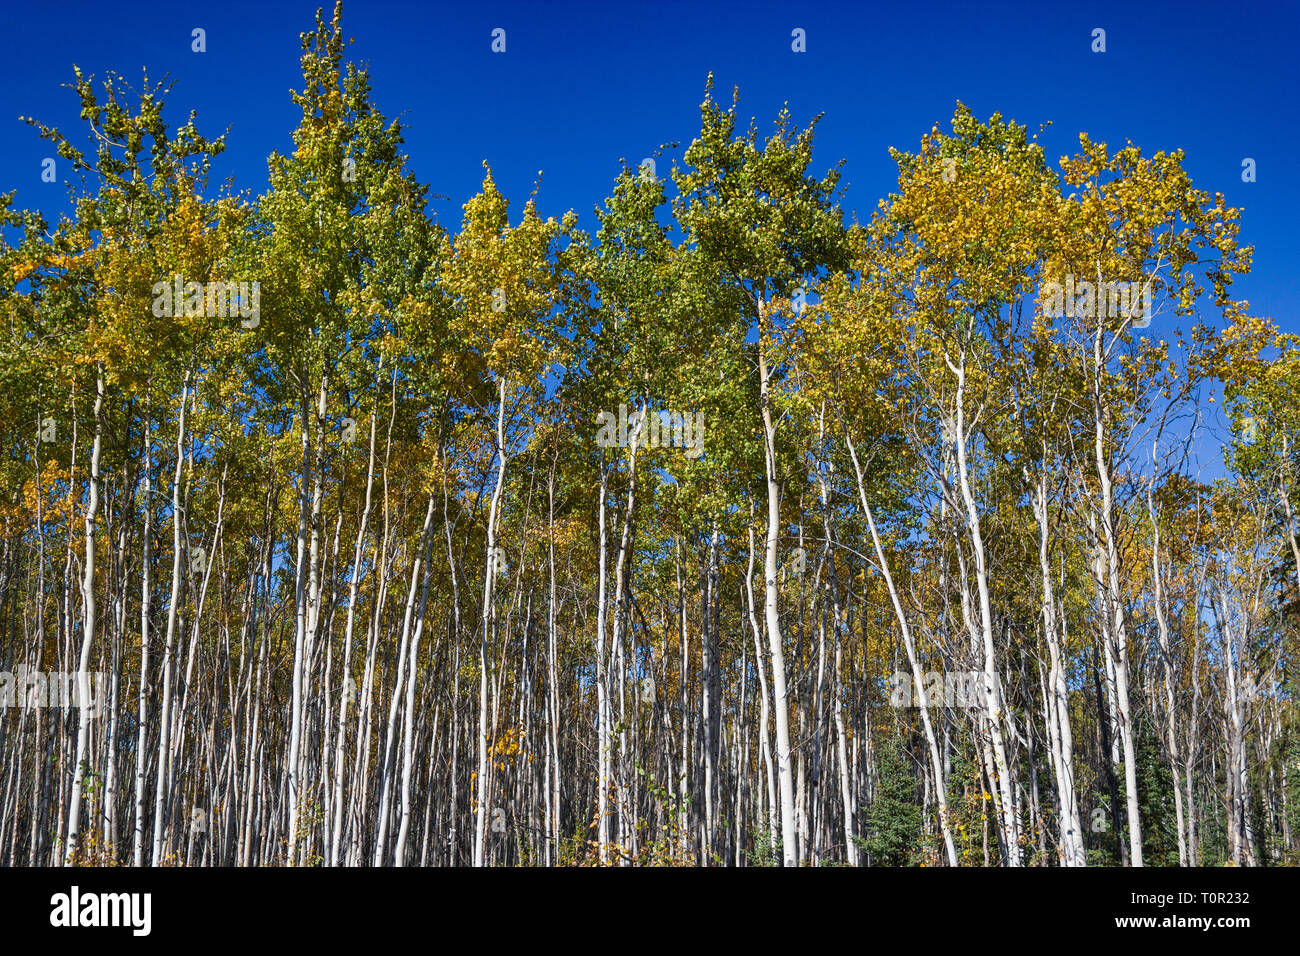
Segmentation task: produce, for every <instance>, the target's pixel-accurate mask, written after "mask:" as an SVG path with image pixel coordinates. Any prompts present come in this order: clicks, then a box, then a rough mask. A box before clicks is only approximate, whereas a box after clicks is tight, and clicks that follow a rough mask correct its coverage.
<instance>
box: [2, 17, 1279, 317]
mask: <svg viewBox="0 0 1300 956" xmlns="http://www.w3.org/2000/svg"><path fill="white" fill-rule="evenodd" d="M316 6H317V4H315V3H308V2H293V3H286V2H270V0H267V2H257V3H248V2H243V0H235V2H217V0H209V2H206V3H184V2H168V3H135V4H106V3H103V2H99V3H85V2H64V3H33V4H27V3H21V4H7V5H6V8H5V9H4V10H3V12H0V44H3V47H4V54H5V55H4V62H5V64H6V67H7V69H6V71H5V79H6V82H5V84H4V85H3V87H2V88H0V147H3V148H0V189H3V190H8V189H13V188H16V189H17V198H16V203H17V205H18V206H19V207H27V208H38V209H41V210H42V211H44V212H45V213H47V215H50V216H53V215H54V214H56V213H57V212H58V211H59V210H60V209H62V208H65V207H66V190H65V187H64V186H62V185H52V184H46V183H42V182H41V180H40V171H41V160H42V158H43V157H45V156H48V155H50V154H51V150H50V147H49V144H47V143H44V142H42V141H41V140H40V139H39V138H38V137H37V136H36V134H35V132H34V130H32V129H31V128H29V127H27V126H25V125H24V124H21V123H19V122H18V116H19V115H20V114H21V115H33V116H36V117H38V118H40V119H41V120H42V121H44V122H46V123H51V124H54V125H58V126H60V127H62V128H64V129H65V130H66V131H69V132H72V131H73V130H75V129H76V128H77V127H78V121H77V115H76V114H77V110H76V101H75V98H74V97H73V95H72V94H71V92H70V91H68V90H66V89H63V88H61V86H60V84H62V83H65V82H68V81H69V80H70V79H71V76H72V64H74V63H76V64H77V65H79V66H80V67H81V68H82V70H83V71H86V72H91V73H94V74H96V75H97V76H100V75H102V74H103V73H104V71H105V70H107V69H114V70H116V71H118V72H120V73H122V74H124V75H125V76H126V77H127V78H128V79H130V80H133V81H135V80H138V78H139V76H140V71H141V67H143V66H147V67H148V68H149V71H150V75H151V77H161V76H162V75H163V74H164V73H166V74H169V75H170V76H171V77H172V78H174V79H175V80H176V86H175V89H174V90H173V92H172V96H171V99H170V102H169V108H170V109H171V116H170V121H171V123H172V125H173V126H175V125H179V123H180V122H182V121H183V120H184V118H185V115H186V114H187V113H188V111H189V110H190V109H195V110H197V111H198V119H199V124H200V128H201V129H203V130H204V131H205V132H207V133H208V134H210V135H216V134H218V133H220V132H221V131H223V130H225V129H226V128H227V127H229V129H230V137H229V148H228V150H227V152H226V153H225V154H224V155H223V156H222V157H220V158H219V159H218V165H217V170H218V178H219V179H220V178H225V177H226V176H233V177H234V179H235V182H236V185H237V187H238V188H241V189H245V190H251V191H252V192H254V193H257V192H261V191H262V190H263V189H264V188H265V183H266V156H267V154H268V153H269V152H270V151H271V150H272V149H277V148H278V149H281V150H287V149H288V148H289V146H290V133H291V131H292V130H293V127H294V125H295V122H296V119H297V116H296V113H297V110H296V108H295V107H294V106H293V104H292V103H291V102H290V100H289V97H288V90H289V89H290V87H293V86H298V85H300V77H299V73H298V55H299V45H298V34H299V32H300V31H304V30H307V29H309V28H310V27H311V25H312V22H313V15H314V11H315V9H316ZM327 15H328V8H327ZM344 26H345V29H346V31H347V33H348V34H349V35H350V36H352V37H355V40H356V42H355V43H354V44H353V45H352V46H351V47H350V49H349V55H350V56H351V57H352V58H353V59H356V60H359V61H364V62H368V63H369V65H370V68H371V71H372V78H373V83H374V92H375V98H376V101H377V102H378V104H379V106H380V108H381V109H382V110H383V111H384V112H385V113H386V114H387V115H389V116H394V115H400V116H401V118H402V120H403V122H404V124H405V125H406V126H407V131H406V137H407V147H408V152H409V154H410V156H411V159H412V165H413V168H414V169H415V171H416V173H417V175H418V176H419V177H420V179H421V180H422V181H423V182H425V183H427V184H429V186H430V187H431V190H432V191H433V192H435V193H439V194H441V195H444V196H447V197H450V198H449V200H447V201H435V202H434V203H433V204H432V206H433V209H434V211H435V212H436V213H437V214H438V216H439V218H440V220H441V221H442V222H443V223H444V224H445V225H447V226H450V227H454V226H455V225H456V224H457V223H458V222H459V216H460V204H461V203H462V202H464V201H465V200H466V199H467V198H468V197H469V196H470V195H472V194H473V193H474V192H475V191H476V189H477V187H478V184H479V182H480V180H481V177H482V167H481V161H482V160H484V159H487V160H488V161H489V162H490V163H491V164H492V166H493V168H494V170H495V172H496V178H497V181H498V183H499V184H500V185H501V187H502V189H503V190H504V191H505V193H506V195H507V196H508V197H510V198H511V199H512V206H513V208H514V209H515V210H516V211H517V210H518V208H519V206H520V205H521V204H522V201H523V199H524V198H525V197H526V195H527V194H528V192H529V191H530V189H531V188H532V185H533V181H534V179H535V178H536V174H537V171H538V170H544V171H545V176H544V178H543V182H542V189H541V193H540V197H539V198H540V204H541V207H542V211H543V212H544V213H545V214H548V215H558V214H559V213H561V212H563V211H564V210H566V209H569V208H574V209H576V210H577V211H578V212H579V213H580V214H581V215H582V217H583V222H584V225H586V226H588V227H591V226H592V225H593V222H594V220H593V218H592V216H591V215H590V213H591V209H592V207H593V206H594V205H595V204H596V203H597V202H598V201H599V200H600V199H601V198H602V197H604V196H605V195H606V194H607V192H608V190H609V187H610V184H611V182H612V179H613V177H614V176H615V174H616V172H617V170H618V160H619V158H620V157H624V158H626V159H627V160H628V161H629V162H631V163H633V164H635V163H636V162H638V161H639V160H640V159H641V158H642V157H644V156H647V155H649V154H650V153H651V152H652V151H653V150H654V149H655V148H656V147H658V146H659V145H660V144H664V143H668V142H672V141H678V142H681V143H683V144H685V143H688V142H689V141H690V140H691V138H692V137H693V136H694V135H695V133H696V132H697V131H698V105H699V102H700V100H701V99H702V92H703V87H704V80H705V76H706V74H707V73H708V71H709V70H713V71H714V73H715V74H716V77H717V88H718V91H719V94H720V98H723V97H725V98H728V99H729V96H730V89H731V87H732V86H733V85H739V86H740V90H741V109H742V112H743V113H744V114H745V115H746V117H748V116H750V115H753V116H756V117H757V118H758V120H759V128H760V130H764V129H766V128H767V127H768V126H769V125H770V123H771V120H772V119H773V118H774V116H775V114H776V112H777V111H778V110H779V109H780V107H781V104H782V102H783V101H787V100H788V101H789V103H790V107H791V109H792V111H793V113H794V118H795V119H796V121H798V122H800V123H803V122H806V121H807V120H808V118H810V117H811V116H813V115H815V114H816V113H818V112H823V111H824V112H825V114H826V116H825V119H824V121H823V123H822V125H821V128H820V135H819V140H818V142H819V146H818V154H817V160H818V165H819V166H823V167H824V166H829V165H831V164H833V163H834V162H835V161H836V160H838V159H839V158H841V157H843V158H845V159H847V163H846V166H845V181H846V183H847V186H848V200H847V206H848V208H849V209H850V210H852V209H857V210H859V211H860V212H861V213H862V214H863V215H864V216H865V214H866V213H867V212H868V211H869V210H870V209H871V208H872V207H873V206H874V204H875V202H876V200H877V199H879V198H881V197H883V196H884V195H885V194H886V193H887V192H889V191H890V189H891V188H892V187H893V185H894V179H895V170H894V167H893V164H892V162H891V161H890V159H889V156H888V154H887V152H886V150H887V147H889V146H895V147H899V148H902V149H909V150H910V149H915V148H916V147H917V145H918V143H919V140H920V137H921V135H922V134H923V133H924V132H925V131H926V130H927V129H929V128H930V126H931V125H932V124H933V123H934V122H936V121H938V122H940V123H941V124H942V125H943V128H944V129H945V130H946V129H947V121H948V119H949V118H950V117H951V116H952V111H953V107H954V105H955V102H956V101H957V100H958V99H960V100H962V101H963V102H965V103H967V104H968V105H970V106H971V108H972V109H973V110H974V111H975V113H976V114H977V115H978V116H979V117H981V118H985V117H987V116H988V115H989V114H991V113H993V112H994V111H1000V112H1001V113H1003V115H1005V116H1007V117H1010V118H1013V119H1015V120H1016V121H1018V122H1021V123H1024V124H1027V125H1028V126H1029V127H1030V129H1031V130H1036V129H1037V128H1038V126H1039V125H1040V124H1041V123H1043V122H1046V121H1051V122H1052V123H1053V126H1052V127H1051V129H1050V130H1049V131H1048V133H1047V136H1046V138H1045V140H1044V146H1045V148H1046V150H1047V153H1048V156H1049V157H1050V158H1051V159H1052V161H1053V162H1055V160H1056V158H1057V157H1059V156H1060V155H1062V154H1065V153H1069V152H1073V150H1074V147H1075V146H1076V145H1077V135H1078V133H1079V132H1080V131H1086V132H1088V133H1089V134H1090V135H1091V136H1092V137H1093V138H1094V139H1100V140H1104V141H1106V142H1107V143H1110V144H1112V145H1119V144H1122V143H1123V142H1124V141H1125V140H1126V139H1129V140H1132V141H1133V142H1134V143H1136V144H1137V145H1139V146H1141V147H1142V148H1143V150H1144V151H1146V152H1148V153H1150V152H1154V151H1156V150H1171V149H1175V148H1182V149H1184V150H1186V152H1187V155H1188V159H1187V166H1188V168H1189V170H1190V171H1191V173H1192V175H1193V177H1194V179H1195V181H1196V183H1197V184H1198V186H1199V187H1201V188H1203V189H1206V190H1208V191H1210V192H1211V193H1213V192H1216V191H1222V192H1224V193H1225V194H1226V196H1227V198H1228V201H1229V202H1230V203H1231V204H1233V205H1237V206H1240V207H1242V208H1244V210H1245V212H1244V217H1243V219H1244V224H1243V239H1244V241H1245V242H1248V243H1252V244H1254V246H1255V248H1256V254H1255V267H1254V272H1253V274H1252V275H1251V276H1250V277H1249V278H1247V279H1246V280H1244V281H1242V282H1240V283H1239V285H1238V286H1237V289H1238V292H1239V294H1241V295H1243V296H1244V297H1246V298H1248V299H1249V300H1250V301H1251V304H1252V307H1253V309H1254V311H1255V312H1256V313H1258V314H1263V315H1269V316H1272V317H1273V318H1275V319H1276V320H1277V321H1278V322H1279V324H1280V325H1281V326H1282V327H1283V328H1284V329H1286V330H1288V331H1296V332H1300V312H1298V311H1297V308H1296V305H1295V296H1294V283H1295V282H1296V280H1297V278H1298V277H1300V268H1298V267H1300V256H1298V255H1297V248H1298V245H1300V244H1298V243H1297V239H1296V230H1297V225H1298V223H1300V201H1298V193H1300V189H1298V187H1297V172H1298V170H1297V158H1298V157H1300V127H1298V126H1297V112H1298V111H1297V108H1296V93H1297V90H1300V82H1298V80H1300V75H1298V74H1300V71H1298V69H1297V63H1298V62H1300V57H1297V54H1296V41H1297V27H1300V11H1298V10H1297V7H1296V5H1295V4H1292V3H1278V4H1274V3H1198V2H1188V3H1147V2H1143V3H1055V2H1047V3H1032V4H1031V3H1021V4H1003V3H994V4H990V3H978V2H964V3H945V2H925V3H907V2H902V3H892V4H889V5H883V4H882V5H877V4H874V3H830V2H816V0H810V2H803V3H764V2H757V0H745V2H720V0H719V2H709V0H700V2H690V0H658V2H641V3H637V2H632V3H628V2H600V3H598V2H583V3H576V2H533V3H495V2H475V3H465V2H456V3H436V2H427V3H421V2H362V0H353V2H351V3H349V4H346V5H345V8H344ZM194 27H202V28H204V29H205V30H206V31H207V52H206V53H202V54H199V53H193V52H191V49H190V45H191V38H190V31H191V30H192V29H193V28H194ZM495 27H502V28H504V29H505V30H506V31H507V33H506V38H507V51H506V53H505V54H493V53H492V52H491V50H490V43H491V36H490V34H491V31H492V30H493V28H495ZM795 27H800V28H803V29H804V30H805V31H806V35H807V52H806V53H794V52H792V51H791V31H792V30H793V29H794V28H795ZM1095 27H1101V28H1103V29H1105V30H1106V45H1107V50H1106V52H1105V53H1093V52H1092V51H1091V45H1092V36H1091V34H1092V30H1093V29H1094V28H1095ZM678 155H680V153H678ZM1245 157H1251V158H1253V159H1255V160H1256V162H1257V181H1256V182H1254V183H1243V182H1242V180H1241V163H1242V160H1243V158H1245ZM660 163H661V165H660V171H661V172H662V171H663V170H665V169H666V168H667V165H668V164H667V163H666V162H664V161H662V160H661V161H660ZM65 167H66V164H63V163H61V164H60V169H59V175H60V179H62V178H63V177H64V175H65V174H66V172H67V170H66V168H65ZM1159 321H1160V320H1159V319H1157V322H1159ZM1166 321H1168V319H1166ZM1152 331H1153V332H1155V333H1156V334H1159V331H1160V330H1159V329H1155V328H1153V330H1152Z"/></svg>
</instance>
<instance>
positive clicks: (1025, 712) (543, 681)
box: [0, 8, 1300, 867]
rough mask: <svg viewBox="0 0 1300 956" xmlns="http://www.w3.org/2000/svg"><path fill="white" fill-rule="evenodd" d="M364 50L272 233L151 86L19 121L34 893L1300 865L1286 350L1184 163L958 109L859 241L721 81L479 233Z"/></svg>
mask: <svg viewBox="0 0 1300 956" xmlns="http://www.w3.org/2000/svg"><path fill="white" fill-rule="evenodd" d="M345 47H346V42H345V39H344V33H343V27H342V24H341V11H340V9H339V8H336V9H335V11H334V13H333V16H332V17H330V16H328V15H326V14H318V15H317V22H316V25H315V27H314V29H313V30H311V31H310V32H308V33H305V34H303V38H302V59H301V66H302V82H301V88H300V90H299V91H297V92H295V93H294V94H293V98H294V102H295V103H296V105H297V106H299V107H300V108H301V116H302V118H301V123H300V124H299V125H298V128H297V129H296V131H295V132H294V133H293V151H292V153H291V154H290V155H282V154H280V153H272V155H271V156H270V158H269V160H268V180H267V183H266V185H265V188H264V191H262V192H261V194H260V195H256V196H254V195H253V194H252V193H251V192H246V191H239V189H237V188H236V187H237V185H238V184H233V183H226V184H223V185H219V186H218V185H214V184H213V183H211V182H210V179H212V178H214V177H213V176H212V161H213V159H214V157H216V156H217V155H218V154H219V153H220V152H221V151H222V150H223V149H224V147H225V138H224V137H216V138H213V137H209V136H206V135H204V134H203V133H201V132H200V131H199V128H198V121H197V119H196V118H195V117H194V115H193V114H191V115H190V116H189V118H188V119H187V120H186V122H185V124H184V125H182V126H179V127H174V126H172V125H169V124H168V121H167V118H166V117H167V116H169V115H170V113H169V112H168V109H167V108H165V105H164V100H165V99H166V98H167V97H168V95H169V89H170V87H169V86H168V85H167V84H166V83H146V85H144V86H139V84H135V85H134V86H132V85H129V84H127V82H126V81H125V80H123V79H122V78H120V77H118V76H116V75H111V74H110V75H109V76H108V77H107V78H106V79H103V80H99V81H96V80H94V79H93V78H92V77H89V76H86V75H83V74H82V73H81V72H80V71H78V72H77V73H76V75H75V79H74V81H73V82H72V83H71V84H70V86H71V89H72V91H73V93H74V94H75V96H76V97H78V98H79V102H80V107H81V120H82V122H83V126H84V129H81V130H79V131H77V132H75V133H73V132H69V131H63V130H59V129H56V128H52V127H49V126H46V125H44V124H43V123H42V122H41V121H40V119H39V118H29V119H27V122H28V123H30V124H31V126H32V127H33V135H39V136H40V137H43V138H44V139H46V140H48V141H50V142H51V143H53V144H54V145H55V147H56V148H57V155H58V156H59V157H60V162H62V163H64V164H70V165H71V168H72V169H74V170H75V176H74V178H73V188H74V189H75V197H74V198H75V203H74V205H73V207H72V212H71V213H69V214H68V215H66V216H62V217H60V218H58V219H57V221H54V222H50V221H47V219H46V218H45V217H44V216H43V215H41V214H40V213H37V212H33V211H23V210H20V209H17V208H16V207H15V205H14V194H13V193H10V194H8V195H7V196H4V197H3V199H2V201H0V217H2V218H3V222H4V226H5V229H4V236H5V239H4V242H3V245H0V312H2V313H3V316H4V320H5V329H4V331H3V333H2V334H0V423H2V424H0V436H3V440H4V449H3V454H2V455H0V862H2V863H3V864H5V865H8V866H27V865H96V866H130V865H134V866H410V865H416V864H419V865H473V866H485V865H510V866H516V865H518V866H533V865H543V866H566V865H672V866H677V865H682V866H732V865H736V866H781V865H784V866H797V865H811V866H820V865H856V866H868V865H869V866H917V865H921V866H1007V867H1018V866H1057V865H1059V866H1095V865H1103V866H1118V865H1125V866H1180V865H1181V866H1192V865H1218V864H1231V865H1240V866H1272V865H1284V864H1288V863H1289V864H1295V863H1298V862H1300V712H1298V711H1297V705H1296V683H1295V681H1296V658H1297V652H1298V651H1300V645H1298V643H1297V635H1298V630H1297V628H1298V627H1300V619H1297V598H1298V597H1300V540H1298V539H1297V526H1298V525H1297V520H1296V516H1295V515H1294V514H1293V511H1294V510H1296V509H1300V486H1298V484H1297V482H1298V481H1300V452H1298V451H1297V448H1296V445H1297V443H1300V339H1297V338H1295V337H1293V336H1290V335H1284V334H1281V333H1280V332H1279V331H1278V329H1277V328H1276V327H1275V325H1274V324H1273V323H1272V322H1271V321H1269V320H1268V319H1266V318H1263V317H1259V316H1255V315H1252V314H1251V313H1250V309H1249V304H1248V303H1246V302H1245V301H1243V300H1241V299H1240V298H1235V297H1234V296H1233V290H1232V285H1233V281H1234V279H1236V278H1237V277H1238V276H1242V275H1244V274H1246V273H1248V272H1249V269H1250V264H1251V252H1252V250H1251V248H1250V247H1249V246H1248V245H1244V244H1239V243H1238V236H1239V230H1240V228H1241V225H1242V223H1241V219H1240V215H1239V211H1238V210H1237V209H1234V208H1232V207H1230V206H1228V205H1227V204H1226V202H1225V200H1224V197H1223V195H1222V194H1218V193H1213V194H1212V193H1210V192H1206V191H1203V190H1201V189H1198V188H1197V187H1196V186H1194V185H1193V183H1192V181H1191V179H1190V178H1189V176H1188V174H1187V172H1186V171H1185V169H1184V156H1183V155H1182V154H1181V153H1180V152H1172V153H1165V152H1157V153H1155V154H1153V155H1144V154H1143V152H1142V150H1141V149H1140V148H1139V147H1138V146H1136V145H1134V144H1131V143H1130V144H1126V145H1124V147H1123V148H1120V149H1114V148H1111V147H1108V146H1107V145H1106V144H1104V143H1100V142H1094V141H1092V140H1091V139H1090V138H1089V137H1088V136H1087V135H1086V134H1084V135H1080V136H1079V137H1078V150H1077V152H1076V153H1074V154H1073V155H1071V156H1066V157H1061V158H1060V159H1059V160H1058V161H1055V162H1053V161H1051V160H1049V158H1048V157H1047V156H1046V155H1045V153H1044V150H1043V148H1042V147H1041V146H1040V145H1039V144H1038V142H1037V137H1036V136H1035V135H1033V134H1032V133H1031V132H1030V131H1029V130H1028V129H1027V128H1026V127H1025V126H1022V125H1018V124H1017V123H1015V122H1012V121H1010V120H1008V119H1005V118H1003V117H1002V116H1001V115H998V114H995V115H993V116H992V117H990V118H989V119H988V120H987V121H981V120H979V119H978V118H976V117H975V116H974V115H973V114H972V112H971V111H970V110H969V109H968V108H966V107H965V106H963V105H962V104H960V103H959V104H957V107H956V110H955V112H954V114H953V116H952V120H951V125H950V127H949V131H948V132H943V131H942V130H941V128H940V126H939V125H935V126H934V127H933V128H932V129H930V130H929V131H928V132H927V131H924V130H918V131H917V132H918V135H919V141H918V145H917V147H916V148H915V151H912V152H906V151H902V150H895V151H893V157H894V159H895V160H896V162H897V167H898V176H897V189H896V192H893V193H892V194H890V195H888V196H887V197H884V198H883V199H881V201H880V202H879V205H878V206H877V207H876V208H875V209H874V210H873V211H872V213H871V215H870V217H869V219H868V220H867V221H859V220H858V219H857V217H855V216H852V215H850V214H849V213H848V211H847V210H846V209H844V208H843V207H842V204H843V202H844V195H843V194H844V187H843V183H842V182H841V172H842V168H843V164H842V163H840V164H837V165H835V166H833V167H831V168H829V169H826V168H825V166H824V165H818V164H817V163H816V162H814V159H813V149H814V138H815V131H816V128H817V118H811V119H810V120H809V121H808V125H801V123H800V122H797V121H796V119H795V118H794V117H792V116H791V115H790V114H789V112H788V111H782V112H781V113H780V115H778V116H777V117H776V118H775V124H774V125H773V126H771V127H770V132H760V128H759V125H758V124H757V123H755V122H751V121H749V120H748V119H747V118H746V117H744V116H743V115H742V114H741V113H740V112H739V109H740V107H739V100H738V97H737V96H730V97H723V98H722V99H721V100H720V99H719V98H718V97H717V96H716V95H715V90H714V86H713V80H712V77H711V76H710V77H709V79H708V81H707V84H706V88H705V94H704V100H703V103H702V105H701V107H700V112H699V127H698V132H697V133H695V134H694V136H693V137H692V138H691V140H690V142H689V144H687V145H685V146H678V145H676V144H670V145H669V146H665V147H664V148H663V149H661V150H659V151H657V152H655V153H654V155H653V156H649V157H646V158H645V159H643V160H639V161H633V162H627V161H623V162H621V163H616V162H614V160H615V157H611V170H615V169H618V170H621V171H619V172H618V174H617V175H616V176H615V177H614V178H613V180H612V183H611V184H610V186H609V188H608V190H603V191H607V192H608V196H607V197H605V198H603V199H600V198H599V196H598V195H593V197H592V200H593V203H594V204H595V209H594V215H591V216H589V217H588V219H587V220H584V219H582V218H581V217H580V216H579V215H578V213H576V212H573V211H570V212H566V213H564V214H563V215H562V216H559V218H555V217H548V216H544V215H543V213H542V211H541V206H542V203H543V200H544V190H542V189H541V187H540V186H539V187H538V189H537V190H534V194H533V195H531V196H529V197H527V198H526V199H524V200H523V203H522V208H520V207H519V206H518V205H515V206H514V208H511V202H510V201H509V200H508V199H507V197H506V196H504V195H503V194H502V192H501V191H500V190H499V189H498V187H497V185H496V183H495V182H494V180H493V175H492V171H491V170H490V169H488V168H486V167H487V164H486V163H485V164H484V166H485V172H484V175H483V179H482V188H481V190H480V191H479V192H478V194H477V195H475V196H473V197H471V198H469V199H468V201H467V202H465V204H464V206H463V219H462V220H461V221H460V222H459V223H457V224H454V225H453V226H452V227H450V228H449V227H447V226H444V225H443V224H440V223H439V222H438V221H437V220H436V217H434V216H432V215H431V214H430V213H429V211H428V204H429V201H430V198H431V196H432V195H433V194H432V192H431V189H432V188H435V187H436V184H434V186H426V185H425V184H422V183H420V182H419V181H418V180H417V179H416V177H415V176H414V174H413V173H412V171H411V170H410V168H409V159H408V157H407V156H406V155H405V154H404V153H403V134H402V127H401V124H400V123H398V122H396V121H393V120H390V119H389V118H387V117H386V116H385V115H384V114H383V113H381V112H380V110H379V108H378V106H377V105H376V104H375V103H374V102H373V97H372V92H371V87H370V82H369V78H368V74H367V71H366V69H364V68H362V67H360V66H357V65H355V64H353V63H350V62H348V59H347V57H346V56H345ZM727 100H730V103H729V104H728V102H727ZM683 119H684V120H689V119H690V118H689V117H683ZM691 129H692V127H691V126H690V125H689V124H688V125H685V126H684V128H683V132H684V133H685V134H686V135H687V136H689V135H690V131H691ZM585 213H586V211H584V214H585ZM588 220H589V222H588ZM583 222H588V224H589V225H590V227H591V228H590V230H589V231H588V230H586V229H584V228H583V226H582V223H583Z"/></svg>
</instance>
